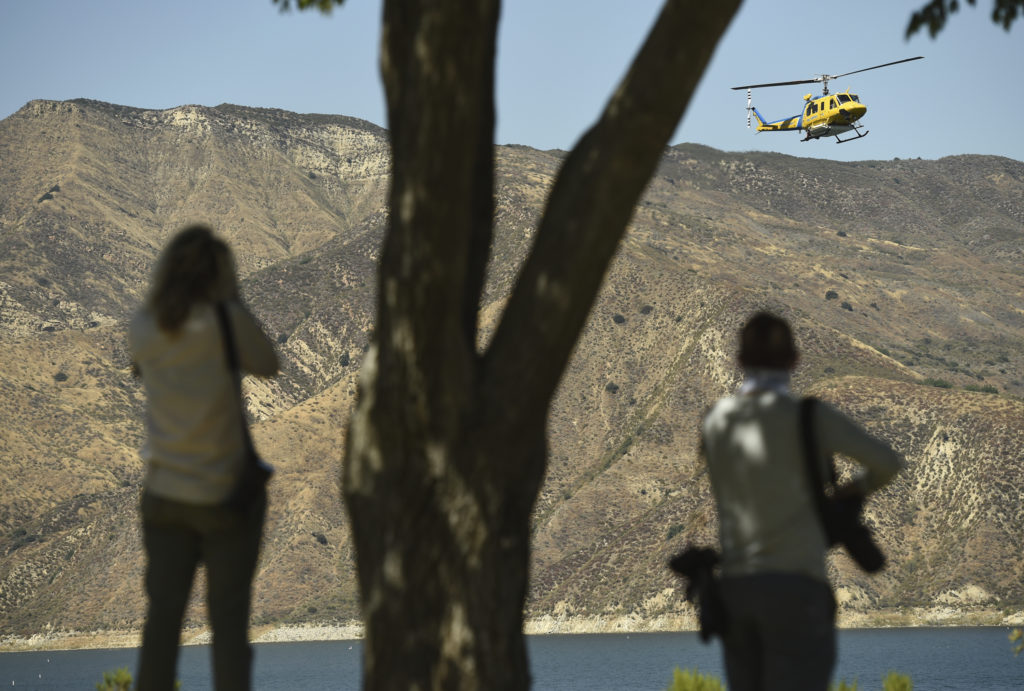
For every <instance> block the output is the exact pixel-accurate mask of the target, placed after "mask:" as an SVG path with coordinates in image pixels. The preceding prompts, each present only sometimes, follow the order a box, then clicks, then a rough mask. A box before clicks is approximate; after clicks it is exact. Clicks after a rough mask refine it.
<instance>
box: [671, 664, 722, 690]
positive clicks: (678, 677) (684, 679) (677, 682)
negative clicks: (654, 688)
mask: <svg viewBox="0 0 1024 691" xmlns="http://www.w3.org/2000/svg"><path fill="white" fill-rule="evenodd" d="M668 691H725V684H723V683H722V681H721V679H718V678H717V677H713V676H711V675H710V674H701V673H700V672H699V671H698V670H696V669H692V670H691V669H688V670H686V671H685V672H684V671H682V670H680V669H679V668H678V667H676V668H675V670H674V671H673V672H672V685H671V686H669V687H668Z"/></svg>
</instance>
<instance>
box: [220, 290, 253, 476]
mask: <svg viewBox="0 0 1024 691" xmlns="http://www.w3.org/2000/svg"><path fill="white" fill-rule="evenodd" d="M213 307H214V311H215V312H216V313H217V323H218V324H219V325H220V333H221V337H222V339H221V340H222V342H223V343H224V359H225V360H227V365H228V370H229V371H230V372H231V379H232V381H233V382H234V389H235V392H236V393H237V396H236V397H235V399H236V401H237V402H238V414H239V416H240V417H241V419H242V444H243V445H244V447H243V448H244V449H245V461H244V462H245V463H255V462H256V448H255V447H254V446H253V443H252V435H251V434H250V433H249V421H248V420H246V419H245V406H244V404H243V403H242V367H241V365H240V364H239V362H238V351H237V350H236V348H235V335H234V332H233V331H232V330H231V321H230V319H229V317H228V309H227V305H226V304H224V303H223V302H218V303H215V304H214V306H213Z"/></svg>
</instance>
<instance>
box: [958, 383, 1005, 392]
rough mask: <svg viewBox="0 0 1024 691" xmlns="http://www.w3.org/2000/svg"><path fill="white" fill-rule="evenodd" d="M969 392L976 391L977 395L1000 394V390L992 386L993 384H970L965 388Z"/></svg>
mask: <svg viewBox="0 0 1024 691" xmlns="http://www.w3.org/2000/svg"><path fill="white" fill-rule="evenodd" d="M964 389H966V390H967V391H974V392H976V393H999V389H997V388H996V387H994V386H992V385H991V384H985V385H984V386H978V385H977V384H968V385H967V386H965V387H964Z"/></svg>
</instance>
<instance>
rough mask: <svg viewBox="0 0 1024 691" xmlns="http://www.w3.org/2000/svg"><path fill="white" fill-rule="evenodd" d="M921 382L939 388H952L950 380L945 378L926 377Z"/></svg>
mask: <svg viewBox="0 0 1024 691" xmlns="http://www.w3.org/2000/svg"><path fill="white" fill-rule="evenodd" d="M923 383H924V385H925V386H937V387H938V388H940V389H952V388H953V384H952V383H951V382H948V381H946V380H945V379H932V378H931V377H928V378H927V379H925V380H924V382H923Z"/></svg>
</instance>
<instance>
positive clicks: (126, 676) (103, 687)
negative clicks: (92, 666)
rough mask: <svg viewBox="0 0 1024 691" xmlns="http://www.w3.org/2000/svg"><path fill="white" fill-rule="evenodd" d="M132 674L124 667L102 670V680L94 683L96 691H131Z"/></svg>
mask: <svg viewBox="0 0 1024 691" xmlns="http://www.w3.org/2000/svg"><path fill="white" fill-rule="evenodd" d="M131 688H132V674H131V672H129V671H128V670H127V669H126V668H124V667H122V668H121V669H118V670H115V671H113V672H104V673H103V681H102V682H100V683H98V684H96V691H131Z"/></svg>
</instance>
